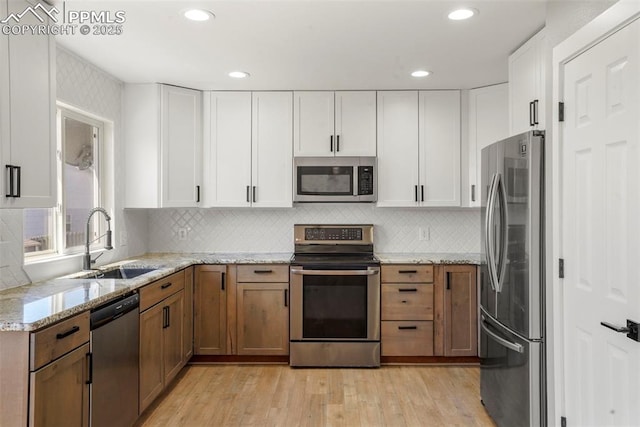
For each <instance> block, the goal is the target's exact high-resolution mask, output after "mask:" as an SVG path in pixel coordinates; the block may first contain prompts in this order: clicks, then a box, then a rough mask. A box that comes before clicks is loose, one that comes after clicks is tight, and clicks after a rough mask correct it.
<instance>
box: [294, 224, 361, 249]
mask: <svg viewBox="0 0 640 427" xmlns="http://www.w3.org/2000/svg"><path fill="white" fill-rule="evenodd" d="M294 237H295V243H296V244H302V245H304V244H347V245H359V244H373V225H295V226H294Z"/></svg>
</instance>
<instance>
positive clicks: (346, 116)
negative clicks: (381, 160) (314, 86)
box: [334, 91, 376, 157]
mask: <svg viewBox="0 0 640 427" xmlns="http://www.w3.org/2000/svg"><path fill="white" fill-rule="evenodd" d="M335 96H336V105H335V109H336V111H335V114H336V125H335V127H336V130H335V138H336V141H335V142H336V145H335V150H334V152H335V155H336V156H355V157H359V156H371V157H375V155H376V93H375V92H374V91H349V92H336V95H335Z"/></svg>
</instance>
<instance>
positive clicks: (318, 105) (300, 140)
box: [293, 92, 336, 157]
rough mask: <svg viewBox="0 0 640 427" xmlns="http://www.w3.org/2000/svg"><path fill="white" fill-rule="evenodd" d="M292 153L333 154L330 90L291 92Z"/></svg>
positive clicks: (308, 154) (332, 117)
mask: <svg viewBox="0 0 640 427" xmlns="http://www.w3.org/2000/svg"><path fill="white" fill-rule="evenodd" d="M293 98H294V110H293V147H294V148H293V154H294V155H295V156H296V157H300V156H314V157H333V155H334V150H335V143H336V141H335V140H334V138H335V136H334V126H333V123H334V93H333V92H294V93H293Z"/></svg>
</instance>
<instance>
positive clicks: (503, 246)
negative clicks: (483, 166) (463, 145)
mask: <svg viewBox="0 0 640 427" xmlns="http://www.w3.org/2000/svg"><path fill="white" fill-rule="evenodd" d="M498 191H499V192H498ZM496 192H498V196H499V197H498V200H500V255H499V256H498V263H497V264H496V267H497V271H496V277H497V279H498V282H497V283H496V286H497V291H498V292H502V285H503V283H504V274H505V270H506V268H507V246H508V245H509V239H508V236H507V234H508V233H509V210H508V207H509V206H508V204H507V190H506V187H505V183H504V180H503V179H502V175H501V174H498V181H497V188H496Z"/></svg>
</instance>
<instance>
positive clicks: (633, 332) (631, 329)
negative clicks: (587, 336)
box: [600, 319, 640, 342]
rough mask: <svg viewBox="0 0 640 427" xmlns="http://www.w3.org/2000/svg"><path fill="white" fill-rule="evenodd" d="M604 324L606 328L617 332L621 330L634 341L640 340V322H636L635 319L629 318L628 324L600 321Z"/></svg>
mask: <svg viewBox="0 0 640 427" xmlns="http://www.w3.org/2000/svg"><path fill="white" fill-rule="evenodd" d="M600 324H601V325H602V326H604V327H605V328H609V329H611V330H614V331H616V332H620V333H622V334H627V337H628V338H631V339H632V340H634V341H638V342H640V337H638V322H634V321H633V320H629V319H627V326H626V327H625V326H618V325H614V324H612V323H609V322H600Z"/></svg>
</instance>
